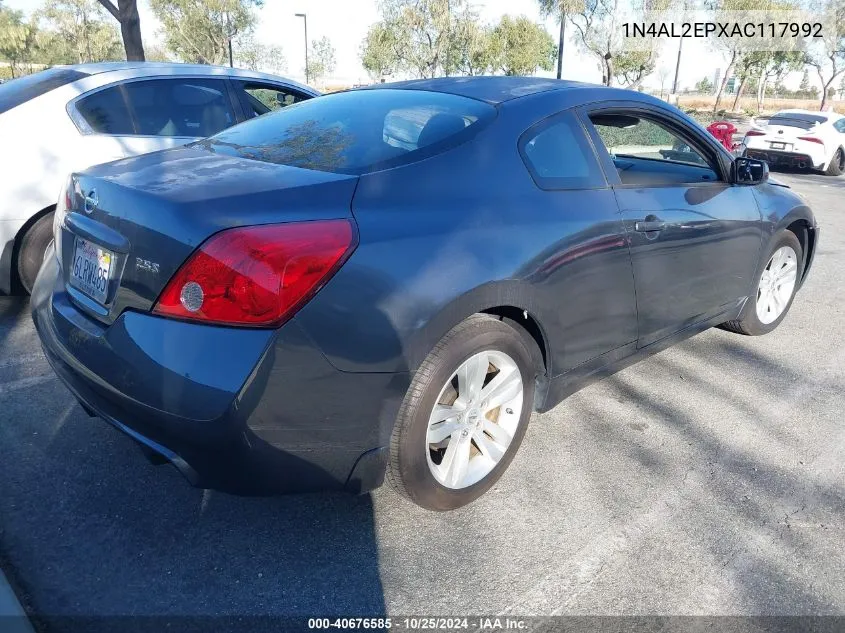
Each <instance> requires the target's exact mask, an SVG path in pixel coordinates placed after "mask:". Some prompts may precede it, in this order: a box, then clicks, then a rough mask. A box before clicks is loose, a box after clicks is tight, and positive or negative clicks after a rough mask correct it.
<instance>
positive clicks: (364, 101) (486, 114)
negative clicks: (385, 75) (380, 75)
mask: <svg viewBox="0 0 845 633" xmlns="http://www.w3.org/2000/svg"><path fill="white" fill-rule="evenodd" d="M495 115H496V109H495V108H494V107H493V106H491V105H489V104H487V103H483V102H481V101H475V100H474V99H468V98H466V97H460V96H456V95H450V94H443V93H439V92H427V91H423V90H393V89H378V90H353V91H350V92H340V93H336V94H332V95H326V96H323V97H318V98H316V99H309V100H308V101H303V102H302V103H297V104H295V105H292V106H288V107H286V108H283V109H281V110H280V111H278V112H275V113H272V114H267V115H264V116H262V117H259V118H257V119H252V120H250V121H247V122H246V123H242V124H240V125H237V126H235V127H233V128H230V129H228V130H225V131H223V132H221V133H220V134H217V135H216V136H212V137H211V138H209V139H205V140H204V141H199V142H198V143H195V145H198V146H201V147H205V148H206V149H209V150H211V151H213V152H216V153H220V154H228V155H231V156H240V157H243V158H252V159H256V160H262V161H266V162H270V163H277V164H282V165H292V166H294V167H304V168H307V169H317V170H320V171H331V172H337V173H346V174H362V173H366V172H368V171H375V170H377V169H385V168H387V167H394V166H397V165H402V164H406V163H411V162H414V161H416V160H421V159H423V158H425V157H428V156H431V155H433V154H436V153H438V152H441V151H443V150H444V149H447V148H449V147H452V146H454V145H456V144H458V143H460V142H463V141H464V140H466V139H468V138H469V137H470V136H472V135H474V134H475V133H476V132H477V131H478V130H479V129H480V128H481V127H483V125H484V123H486V122H487V121H489V120H491V119H492V118H493V117H495Z"/></svg>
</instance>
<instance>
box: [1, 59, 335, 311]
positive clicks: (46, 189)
mask: <svg viewBox="0 0 845 633" xmlns="http://www.w3.org/2000/svg"><path fill="white" fill-rule="evenodd" d="M317 95H319V93H318V92H317V91H316V90H314V89H313V88H309V87H308V86H303V85H301V84H299V83H296V82H294V81H291V80H288V79H284V78H282V77H277V76H274V75H268V74H265V73H259V72H253V71H248V70H241V69H236V68H235V69H233V68H225V67H217V66H202V65H189V64H168V63H152V62H116V63H102V64H80V65H77V66H57V67H54V68H50V69H48V70H44V71H41V72H39V73H36V74H34V75H29V76H27V77H22V78H19V79H15V80H12V81H8V82H5V83H4V84H3V85H1V86H0V139H3V143H2V148H0V173H2V174H3V182H2V183H0V292H5V293H7V294H8V293H10V292H12V291H14V290H23V291H25V292H29V291H30V289H31V288H32V284H33V282H34V281H35V275H36V274H37V272H38V269H39V267H40V265H41V260H42V259H43V254H44V250H45V248H46V247H47V244H48V243H49V241H50V238H51V225H52V215H53V209H54V208H55V205H56V198H57V196H58V193H59V189H61V187H62V185H63V184H64V182H65V180H66V178H67V175H68V174H69V173H70V172H75V171H80V170H82V169H85V168H86V167H89V166H91V165H96V164H99V163H105V162H108V161H111V160H116V159H118V158H124V157H127V156H132V155H136V154H144V153H147V152H152V151H155V150H160V149H166V148H169V147H175V146H177V145H184V144H185V143H188V142H190V141H193V140H196V139H199V138H205V137H207V136H211V135H212V134H216V133H217V132H220V131H221V130H223V129H225V128H227V127H230V126H232V125H234V124H235V123H239V122H241V121H245V120H247V119H250V118H253V117H255V116H260V115H261V114H264V113H266V112H269V111H270V110H276V109H279V108H282V107H285V106H287V105H291V104H293V103H297V102H299V101H302V100H305V99H310V98H312V97H315V96H317Z"/></svg>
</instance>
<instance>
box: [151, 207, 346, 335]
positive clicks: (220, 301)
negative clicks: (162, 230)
mask: <svg viewBox="0 0 845 633" xmlns="http://www.w3.org/2000/svg"><path fill="white" fill-rule="evenodd" d="M356 245H357V239H356V234H355V230H354V227H353V224H352V222H350V221H348V220H318V221H311V222H293V223H289V224H268V225H262V226H248V227H241V228H235V229H229V230H226V231H222V232H220V233H217V234H216V235H214V236H212V237H210V238H209V239H208V240H207V241H206V242H205V243H204V244H202V246H200V248H199V249H197V250H196V251H195V252H194V253H193V255H191V257H189V258H188V260H187V261H186V262H185V263H184V264H183V265H182V267H181V268H180V269H179V270H178V271H177V272H176V274H175V275H174V276H173V278H172V279H171V280H170V281H169V282H168V284H167V286H166V287H165V288H164V290H163V291H162V293H161V296H159V299H158V302H157V303H156V305H155V307H154V308H153V312H155V313H156V314H160V315H163V316H169V317H175V318H180V319H191V320H195V321H202V322H205V323H214V324H220V325H245V326H253V327H262V326H263V327H266V326H276V325H280V324H281V323H282V322H284V321H285V320H287V319H288V318H290V317H291V316H292V315H293V314H294V313H295V312H296V311H297V310H298V309H299V308H300V307H302V305H304V304H305V303H306V302H307V301H308V300H309V299H310V298H311V297H313V296H314V294H315V293H316V292H317V291H318V290H319V289H320V288H321V287H322V286H323V285H324V284H325V283H326V282H327V281H328V280H329V279H330V278H331V276H332V275H333V274H334V273H335V272H337V270H338V269H339V268H340V267H341V266H342V265H343V263H344V262H345V261H346V259H347V258H348V257H349V255H350V254H351V253H352V251H353V250H354V249H355V246H356Z"/></svg>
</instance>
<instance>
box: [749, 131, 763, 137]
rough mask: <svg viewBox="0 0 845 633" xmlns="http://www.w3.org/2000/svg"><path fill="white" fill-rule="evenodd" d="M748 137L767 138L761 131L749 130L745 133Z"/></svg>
mask: <svg viewBox="0 0 845 633" xmlns="http://www.w3.org/2000/svg"><path fill="white" fill-rule="evenodd" d="M745 135H746V136H766V133H765V132H761V131H760V130H748V131H747V132H746V133H745Z"/></svg>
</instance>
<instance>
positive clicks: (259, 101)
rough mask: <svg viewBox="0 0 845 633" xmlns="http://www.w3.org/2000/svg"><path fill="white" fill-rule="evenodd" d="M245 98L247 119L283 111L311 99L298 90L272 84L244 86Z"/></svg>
mask: <svg viewBox="0 0 845 633" xmlns="http://www.w3.org/2000/svg"><path fill="white" fill-rule="evenodd" d="M243 96H244V100H245V104H244V105H245V107H246V110H247V111H246V116H247V118H252V117H257V116H261V115H262V114H267V113H268V112H274V111H276V110H281V109H282V108H286V107H287V106H289V105H293V104H295V103H299V102H300V101H305V100H306V99H310V98H311V97H310V95H306V94H304V93H301V92H299V91H297V90H292V89H290V88H284V87H281V86H274V85H272V84H243Z"/></svg>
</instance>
